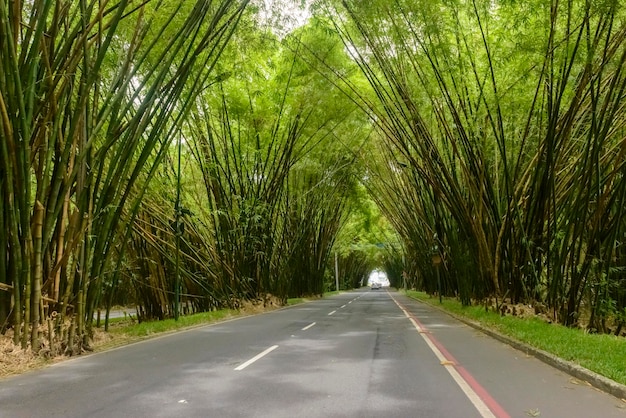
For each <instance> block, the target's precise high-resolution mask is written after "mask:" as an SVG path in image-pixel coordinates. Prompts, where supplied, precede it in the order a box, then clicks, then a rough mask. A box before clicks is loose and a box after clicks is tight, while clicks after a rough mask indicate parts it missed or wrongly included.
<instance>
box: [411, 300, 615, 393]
mask: <svg viewBox="0 0 626 418" xmlns="http://www.w3.org/2000/svg"><path fill="white" fill-rule="evenodd" d="M407 296H408V295H407ZM408 297H411V296H408ZM411 299H413V300H416V301H418V302H420V303H423V304H425V305H428V306H432V307H433V308H435V309H438V310H439V311H441V312H443V313H445V314H447V315H449V316H451V317H452V318H454V319H456V320H458V321H461V322H463V323H464V324H466V325H469V326H470V327H472V328H474V329H477V330H478V331H480V332H482V333H484V334H487V335H488V336H490V337H492V338H495V339H496V340H498V341H500V342H503V343H505V344H508V345H510V346H511V347H513V348H515V349H517V350H519V351H522V352H524V353H526V354H528V355H532V356H533V357H535V358H537V359H538V360H540V361H542V362H544V363H546V364H548V365H550V366H552V367H554V368H556V369H559V370H561V371H562V372H565V373H567V374H569V375H570V376H573V377H575V378H577V379H580V380H584V381H585V382H587V383H589V384H590V385H591V386H593V387H595V388H597V389H600V390H602V391H604V392H607V393H609V394H611V395H613V396H615V397H617V398H620V399H626V385H622V384H621V383H618V382H616V381H614V380H611V379H609V378H608V377H605V376H602V375H600V374H598V373H596V372H593V371H591V370H589V369H586V368H584V367H582V366H580V365H578V364H576V363H573V362H571V361H568V360H564V359H562V358H560V357H557V356H555V355H554V354H551V353H548V352H547V351H544V350H540V349H538V348H535V347H533V346H530V345H528V344H526V343H523V342H521V341H518V340H516V339H514V338H512V337H509V336H507V335H504V334H501V333H499V332H497V331H494V330H493V329H491V328H487V327H485V326H484V325H482V324H480V323H478V322H476V321H472V320H469V319H467V318H464V317H462V316H459V315H456V314H454V313H452V312H449V311H447V310H445V309H443V308H440V307H439V306H436V305H433V304H430V303H428V302H424V301H422V300H419V299H416V298H412V297H411Z"/></svg>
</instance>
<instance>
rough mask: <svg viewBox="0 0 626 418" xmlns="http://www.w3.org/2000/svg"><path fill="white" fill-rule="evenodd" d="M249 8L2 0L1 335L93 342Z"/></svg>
mask: <svg viewBox="0 0 626 418" xmlns="http://www.w3.org/2000/svg"><path fill="white" fill-rule="evenodd" d="M246 4H247V1H246V0H241V1H235V0H231V1H228V0H224V1H208V0H205V1H194V2H168V1H165V2H156V1H153V2H150V1H148V2H136V1H121V2H118V3H115V4H113V3H111V2H107V1H87V0H82V1H78V2H74V1H67V2H65V1H51V0H41V1H33V2H12V1H11V2H7V1H5V0H3V1H2V2H0V39H1V40H0V61H1V62H2V66H3V68H2V72H1V73H0V115H1V118H0V119H1V122H0V130H1V131H2V141H1V145H0V147H1V148H0V149H1V151H0V159H1V160H2V166H1V167H2V168H1V169H0V172H1V174H2V176H1V178H2V180H1V181H0V193H1V194H2V200H3V206H2V210H1V212H2V214H1V215H0V220H1V221H2V228H1V230H2V232H0V245H2V247H3V248H6V252H5V253H3V254H4V255H3V257H1V258H0V259H1V260H2V261H0V263H1V265H0V267H1V268H2V272H3V274H2V282H3V284H4V285H5V286H4V287H10V288H11V289H12V291H13V298H12V300H13V302H12V303H11V304H10V309H9V310H8V311H7V309H6V306H7V304H6V303H2V304H1V305H2V306H3V309H0V326H2V328H3V329H6V328H7V326H12V329H13V332H14V338H15V341H16V342H17V341H21V344H22V346H24V347H26V346H27V345H29V343H30V345H31V347H32V348H33V349H34V350H38V349H39V347H40V345H41V343H42V342H41V341H39V337H40V334H41V333H42V331H41V330H40V326H41V324H42V322H44V321H54V325H55V326H54V329H55V332H56V334H57V335H56V337H54V336H48V343H49V344H51V345H52V344H58V346H59V347H65V350H66V351H68V352H73V351H75V350H76V349H79V348H80V347H81V346H82V345H83V344H84V343H86V342H87V340H88V335H89V328H90V324H91V322H92V318H93V312H94V310H95V308H96V307H97V306H98V305H99V304H100V301H101V298H102V293H103V285H104V284H105V283H106V282H109V281H110V280H112V279H111V277H112V276H115V269H114V267H115V260H118V259H120V257H122V255H123V253H124V249H125V245H126V242H125V240H124V236H126V235H127V234H128V231H130V228H131V225H132V219H133V217H134V216H135V215H136V213H137V208H138V205H139V202H141V198H142V195H143V193H144V191H145V188H146V185H147V184H148V182H149V181H150V179H151V178H152V177H153V176H154V172H155V170H156V167H158V163H159V161H160V160H161V159H162V156H163V154H164V151H165V150H167V148H168V146H169V144H170V141H171V138H172V132H173V130H174V129H175V126H176V124H177V123H178V121H179V120H180V119H181V118H182V117H184V116H185V115H186V113H187V111H188V109H189V107H190V104H191V103H192V102H193V100H194V97H195V96H196V95H197V92H198V91H199V88H200V87H201V86H203V85H204V84H205V83H206V81H207V79H208V77H209V75H210V74H211V72H212V70H213V68H214V66H215V63H216V60H217V58H218V57H219V55H220V53H221V51H222V50H223V48H224V45H225V44H226V42H227V41H228V39H229V38H230V36H231V34H232V30H233V28H234V27H235V25H236V23H237V21H238V19H239V18H240V16H241V13H242V11H243V10H244V8H245V6H246ZM26 19H28V20H26ZM3 293H4V292H3ZM2 298H3V299H2V301H4V302H6V300H7V299H6V298H7V296H6V295H3V296H2ZM53 312H56V313H58V315H56V314H55V315H54V316H53V315H52V313H53ZM66 313H67V314H69V318H68V320H69V322H66V315H65V314H66ZM67 323H70V324H71V325H67Z"/></svg>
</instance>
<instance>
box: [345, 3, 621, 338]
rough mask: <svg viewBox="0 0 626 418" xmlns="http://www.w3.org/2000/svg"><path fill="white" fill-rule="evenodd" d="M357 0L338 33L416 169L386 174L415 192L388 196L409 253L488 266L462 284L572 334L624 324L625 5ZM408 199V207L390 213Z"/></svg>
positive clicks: (395, 156)
mask: <svg viewBox="0 0 626 418" xmlns="http://www.w3.org/2000/svg"><path fill="white" fill-rule="evenodd" d="M342 5H343V7H342V8H341V9H340V12H338V11H337V10H335V11H333V14H334V15H335V22H336V24H337V28H338V29H339V30H340V31H341V33H342V36H343V38H344V40H345V42H346V43H348V44H349V45H350V48H349V50H350V51H352V52H353V53H354V55H355V60H356V61H357V62H358V63H359V65H360V67H361V70H362V72H363V74H364V75H365V76H366V77H367V79H368V81H369V83H370V85H371V87H372V88H373V91H374V93H375V96H368V95H367V94H363V93H361V95H360V101H361V103H362V104H363V106H364V107H365V108H366V109H368V111H369V112H370V113H371V115H372V117H373V120H374V121H375V123H377V125H378V127H379V130H380V132H381V135H382V136H383V137H384V138H385V143H386V144H387V147H388V149H389V152H390V155H389V158H390V159H389V161H388V162H387V164H388V165H391V164H395V165H396V167H397V166H398V164H399V165H400V166H401V167H403V169H387V168H385V169H384V170H385V171H386V173H387V175H386V179H387V181H393V182H396V183H398V184H400V185H401V187H402V188H403V189H402V190H405V191H407V192H408V193H409V194H408V195H406V196H404V195H403V196H394V194H393V193H390V192H388V193H386V195H385V197H383V198H381V199H384V200H386V202H381V204H382V206H383V208H387V210H388V213H389V215H390V218H392V219H395V221H394V223H395V225H396V227H397V228H398V230H399V232H400V233H401V234H402V236H403V240H404V241H405V243H406V244H408V245H407V248H414V249H415V251H418V252H420V253H421V254H429V253H431V252H435V253H438V255H439V256H440V257H441V258H442V259H443V263H444V264H443V268H444V269H445V271H448V272H459V271H468V270H470V271H473V272H474V274H473V276H471V277H470V276H467V275H464V276H456V275H454V276H453V275H451V276H449V277H448V281H447V284H448V287H447V288H446V291H447V293H450V294H451V293H453V292H459V291H460V292H465V295H466V296H465V297H464V298H463V299H464V301H465V302H466V303H468V302H469V297H468V296H470V295H471V296H472V297H477V298H485V297H488V296H495V297H496V298H497V300H500V299H501V298H504V297H510V298H511V299H512V300H513V301H514V302H517V301H523V302H527V303H533V302H534V303H535V304H537V305H538V306H542V305H546V306H547V307H548V308H549V310H550V312H551V313H552V315H553V316H554V318H555V319H557V320H558V321H560V322H562V323H564V324H568V325H574V324H576V323H577V322H578V320H579V318H580V316H581V307H582V308H584V312H585V313H586V316H587V319H588V321H589V327H590V328H592V329H596V330H602V331H604V330H606V319H607V317H609V316H612V317H613V318H615V319H616V323H617V324H618V328H620V327H621V325H620V324H623V322H624V314H625V313H626V311H624V309H625V305H624V303H625V302H626V301H625V299H624V298H625V296H624V295H625V279H624V275H623V267H624V258H623V252H624V249H623V245H622V237H623V236H624V233H625V232H626V230H625V227H626V224H625V222H624V217H623V211H624V209H623V208H624V203H625V202H624V187H625V184H624V181H625V179H624V169H625V168H626V167H625V165H624V151H625V146H626V137H625V136H624V121H625V114H624V110H625V108H624V106H623V100H624V92H625V88H626V78H625V77H624V73H623V68H624V61H625V60H626V42H625V40H626V38H625V35H626V26H624V22H623V18H622V17H619V16H618V14H619V13H620V12H619V10H620V9H619V7H618V6H619V2H617V1H609V2H603V3H601V4H599V3H594V2H589V1H585V2H559V1H542V0H538V1H536V2H532V3H529V4H527V5H526V4H524V5H522V4H508V3H507V4H504V3H493V2H492V3H488V4H487V3H485V4H483V3H482V2H477V1H472V0H468V1H457V2H446V3H445V5H444V4H443V3H442V4H439V3H438V2H429V3H428V4H426V3H424V2H413V1H402V0H396V1H393V2H389V3H384V4H383V3H380V2H374V3H372V4H371V5H370V7H356V6H355V4H354V2H351V1H347V0H346V1H343V2H342ZM338 16H345V17H346V20H343V21H342V19H341V18H340V17H338ZM522 22H524V24H522ZM524 28H528V29H524ZM516 54H517V55H516ZM372 97H374V98H372ZM396 177H397V179H395V180H389V179H394V178H396ZM399 182H401V183H399ZM376 187H377V189H378V190H381V189H382V188H384V187H386V185H385V184H383V183H380V184H379V185H378V186H376ZM409 196H411V197H410V198H409ZM389 199H398V200H393V201H390V200H389ZM396 204H398V205H399V206H405V208H394V209H391V210H390V208H391V206H392V205H396ZM411 212H414V213H415V215H413V216H410V217H407V216H405V215H403V213H404V214H407V213H411ZM415 218H417V219H415ZM409 222H414V223H415V225H408V223H409ZM410 256H411V257H413V256H416V255H414V254H410ZM417 266H418V268H419V269H420V272H421V273H424V274H425V276H424V280H425V281H426V283H428V282H431V283H432V281H433V280H435V276H434V275H433V274H432V271H433V270H432V269H429V268H427V267H425V262H421V261H420V262H418V263H417ZM429 270H430V271H431V272H430V273H429ZM455 276H456V277H455ZM427 286H428V287H430V288H432V285H428V284H427Z"/></svg>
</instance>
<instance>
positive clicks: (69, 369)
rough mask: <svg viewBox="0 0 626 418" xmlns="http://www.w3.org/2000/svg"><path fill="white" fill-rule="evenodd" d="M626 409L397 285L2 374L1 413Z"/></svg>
mask: <svg viewBox="0 0 626 418" xmlns="http://www.w3.org/2000/svg"><path fill="white" fill-rule="evenodd" d="M183 416H184V417H289V418H292V417H355V418H356V417H359V418H360V417H385V418H392V417H445V418H447V417H464V418H465V417H468V418H471V417H507V416H511V417H529V416H531V417H532V416H538V417H542V418H543V417H568V418H570V417H626V403H624V402H622V401H621V400H619V399H616V398H614V397H612V396H610V395H607V394H605V393H602V392H600V391H598V390H595V389H593V388H591V387H589V386H587V385H585V384H584V383H582V382H578V381H576V380H575V379H573V378H571V377H569V376H567V375H565V374H564V373H562V372H560V371H558V370H556V369H554V368H552V367H550V366H547V365H545V364H543V363H541V362H539V361H538V360H536V359H534V358H531V357H527V356H526V355H524V354H523V353H521V352H519V351H516V350H514V349H512V348H510V347H509V346H506V345H504V344H502V343H500V342H497V341H495V340H493V339H491V338H489V337H486V336H485V335H483V334H481V333H479V332H478V331H475V330H473V329H472V328H469V327H467V326H466V325H464V324H462V323H459V322H457V321H456V320H454V319H452V318H450V317H448V316H447V315H445V314H443V313H441V312H439V311H438V310H435V309H433V308H431V307H429V306H427V305H424V304H421V303H419V302H416V301H413V300H411V299H409V298H407V297H405V296H403V295H400V294H398V293H395V292H388V291H386V290H384V289H383V290H377V291H371V290H369V289H368V290H363V291H356V292H347V293H343V294H340V295H336V296H333V297H329V298H325V299H323V300H320V301H316V302H310V303H307V304H303V305H297V306H294V307H291V308H288V309H283V310H279V311H274V312H271V313H268V314H264V315H258V316H254V317H247V318H242V319H238V320H233V321H229V322H225V323H221V324H216V325H212V326H206V327H202V328H195V329H193V330H188V331H185V332H181V333H177V334H170V335H167V336H164V337H160V338H157V339H153V340H150V341H145V342H142V343H138V344H134V345H131V346H127V347H123V348H120V349H116V350H112V351H109V352H106V353H100V354H94V355H90V356H86V357H82V358H77V359H73V360H70V361H67V362H63V363H60V364H58V365H55V366H52V367H49V368H46V369H44V370H40V371H35V372H31V373H27V374H24V375H21V376H17V377H13V378H8V379H3V380H0V417H183Z"/></svg>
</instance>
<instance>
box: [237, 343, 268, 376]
mask: <svg viewBox="0 0 626 418" xmlns="http://www.w3.org/2000/svg"><path fill="white" fill-rule="evenodd" d="M277 348H278V346H277V345H273V346H271V347H270V348H268V349H267V350H265V351H263V352H262V353H260V354H257V355H256V356H254V357H252V358H251V359H250V360H248V361H246V362H245V363H242V364H240V365H239V366H237V367H235V370H236V371H240V370H243V369H245V368H246V367H248V366H249V365H251V364H252V363H254V362H255V361H257V360H259V359H260V358H262V357H265V356H266V355H268V354H269V353H271V352H272V351H274V350H276V349H277Z"/></svg>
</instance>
